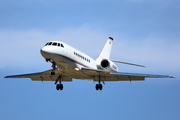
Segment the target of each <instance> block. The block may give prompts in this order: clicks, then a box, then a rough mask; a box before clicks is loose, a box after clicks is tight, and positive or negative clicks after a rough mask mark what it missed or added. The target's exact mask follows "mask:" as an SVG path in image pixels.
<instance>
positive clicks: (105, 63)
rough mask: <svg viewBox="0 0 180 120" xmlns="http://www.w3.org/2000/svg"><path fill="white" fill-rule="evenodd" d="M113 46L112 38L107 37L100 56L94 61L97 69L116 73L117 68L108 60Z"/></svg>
mask: <svg viewBox="0 0 180 120" xmlns="http://www.w3.org/2000/svg"><path fill="white" fill-rule="evenodd" d="M112 44H113V38H112V37H109V38H108V40H107V42H106V44H105V45H104V48H103V50H102V51H101V54H100V55H99V57H98V58H97V59H96V65H97V68H98V69H101V70H106V71H110V72H118V67H117V66H116V65H115V64H114V63H113V62H112V61H111V60H110V56H111V49H112Z"/></svg>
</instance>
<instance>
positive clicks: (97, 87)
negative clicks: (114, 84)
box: [95, 84, 103, 90]
mask: <svg viewBox="0 0 180 120" xmlns="http://www.w3.org/2000/svg"><path fill="white" fill-rule="evenodd" d="M95 88H96V90H102V88H103V86H102V84H96V87H95Z"/></svg>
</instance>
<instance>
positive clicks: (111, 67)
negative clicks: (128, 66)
mask: <svg viewBox="0 0 180 120" xmlns="http://www.w3.org/2000/svg"><path fill="white" fill-rule="evenodd" d="M97 68H98V69H101V70H106V71H109V72H118V67H117V66H116V65H115V64H114V63H113V62H112V61H110V60H107V59H103V60H101V61H100V62H99V63H98V64H97Z"/></svg>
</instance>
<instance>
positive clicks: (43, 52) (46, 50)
mask: <svg viewBox="0 0 180 120" xmlns="http://www.w3.org/2000/svg"><path fill="white" fill-rule="evenodd" d="M40 52H41V55H42V56H43V57H44V58H48V57H49V55H48V54H49V53H50V51H49V49H48V48H47V47H43V48H41V50H40Z"/></svg>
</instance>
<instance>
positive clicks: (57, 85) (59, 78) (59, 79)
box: [54, 75, 63, 90]
mask: <svg viewBox="0 0 180 120" xmlns="http://www.w3.org/2000/svg"><path fill="white" fill-rule="evenodd" d="M61 80H62V76H61V75H60V76H59V77H58V78H57V80H56V82H55V83H54V84H55V85H56V90H63V84H62V83H61ZM58 82H59V84H57V83H58Z"/></svg>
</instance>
